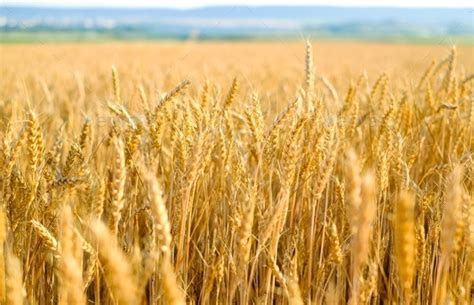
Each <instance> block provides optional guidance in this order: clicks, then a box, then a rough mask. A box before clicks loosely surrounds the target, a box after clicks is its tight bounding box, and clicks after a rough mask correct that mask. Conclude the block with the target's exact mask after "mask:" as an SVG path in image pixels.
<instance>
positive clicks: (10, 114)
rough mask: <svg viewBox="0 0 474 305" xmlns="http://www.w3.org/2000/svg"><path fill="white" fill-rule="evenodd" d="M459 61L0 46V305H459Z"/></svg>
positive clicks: (190, 45)
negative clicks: (0, 304)
mask: <svg viewBox="0 0 474 305" xmlns="http://www.w3.org/2000/svg"><path fill="white" fill-rule="evenodd" d="M473 54H474V47H473V46H457V47H454V46H449V45H446V44H440V45H415V44H413V45H403V44H377V43H355V42H318V41H314V42H312V43H311V42H304V41H301V42H284V41H282V42H232V43H230V42H182V43H174V42H162V43H142V42H133V43H131V42H129V43H118V42H116V43H115V42H114V43H112V42H110V43H109V42H107V43H106V42H104V43H61V44H53V43H46V44H24V45H22V44H3V45H0V75H1V78H0V146H1V149H0V244H1V246H0V303H2V304H13V305H20V304H22V305H23V304H30V305H35V304H62V305H63V304H64V305H65V304H78V305H85V304H102V305H134V304H137V305H141V304H143V305H145V304H170V305H175V304H210V305H217V304H267V305H270V304H291V305H293V304H294V305H300V304H308V305H309V304H328V305H332V304H340V305H343V304H351V305H358V304H361V305H362V304H404V305H409V304H413V305H415V304H423V305H430V304H437V305H446V304H453V305H454V304H466V305H468V304H472V303H473V302H474V296H473V295H474V287H473V283H474V155H473V149H474V74H473V70H474V56H473Z"/></svg>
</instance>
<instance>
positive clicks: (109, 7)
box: [0, 0, 474, 44]
mask: <svg viewBox="0 0 474 305" xmlns="http://www.w3.org/2000/svg"><path fill="white" fill-rule="evenodd" d="M473 20H474V17H473V5H472V3H470V2H469V1H406V0H402V1H373V0H372V1H370V0H365V1H337V0H336V1H328V0H319V1H318V0H316V1H275V0H273V1H265V0H260V1H212V0H207V1H156V2H155V1H146V0H136V1H133V0H120V1H100V2H99V1H92V0H85V1H80V0H66V1H48V0H38V1H12V0H3V1H2V3H1V8H0V30H1V41H2V42H31V41H43V42H44V41H107V40H291V39H301V38H302V37H310V38H312V39H325V40H329V39H330V40H344V39H350V40H365V41H367V40H370V41H396V42H425V43H440V42H443V43H446V44H448V43H449V44H454V43H456V44H460V43H472V42H473V41H474V39H473V33H474V21H473Z"/></svg>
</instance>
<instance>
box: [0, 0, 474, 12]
mask: <svg viewBox="0 0 474 305" xmlns="http://www.w3.org/2000/svg"><path fill="white" fill-rule="evenodd" d="M473 3H474V1H470V0H385V1H380V0H378V1H377V0H240V1H239V0H161V1H153V0H102V1H97V0H26V1H22V0H0V4H1V5H18V4H19V5H34V6H64V7H75V6H80V7H84V6H104V7H109V6H110V7H114V6H118V7H173V8H183V9H184V8H193V7H201V6H208V5H238V4H242V5H332V6H395V7H469V8H474V4H473ZM473 14H474V13H473Z"/></svg>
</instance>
